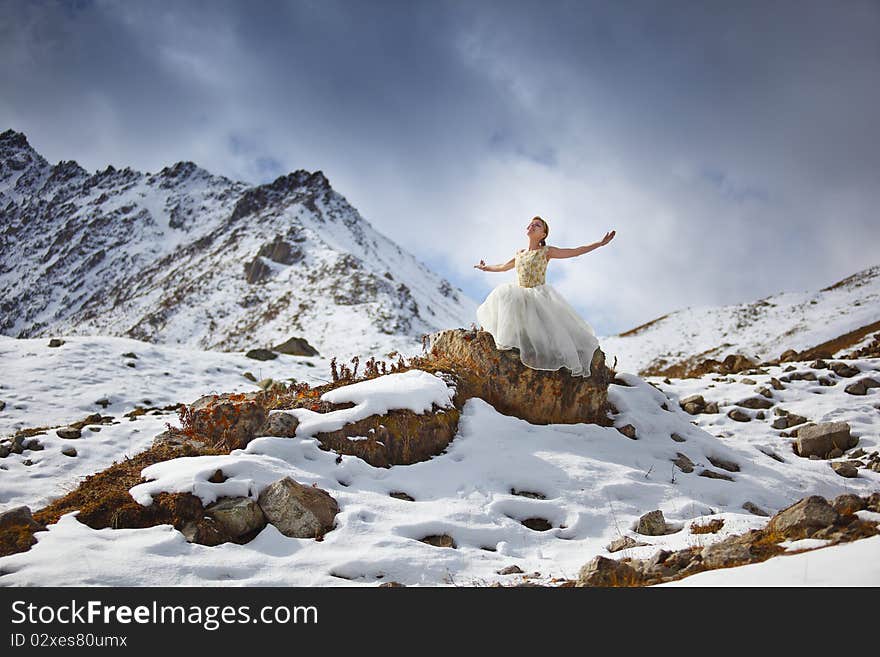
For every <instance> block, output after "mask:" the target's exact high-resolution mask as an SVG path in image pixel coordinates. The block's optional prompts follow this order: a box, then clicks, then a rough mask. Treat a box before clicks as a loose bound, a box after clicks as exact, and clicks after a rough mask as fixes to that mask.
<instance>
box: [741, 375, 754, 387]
mask: <svg viewBox="0 0 880 657" xmlns="http://www.w3.org/2000/svg"><path fill="white" fill-rule="evenodd" d="M739 382H740V383H743V384H745V385H747V386H753V385H756V384H757V383H758V382H757V381H755V380H754V379H750V378H748V377H746V378H744V379H740V380H739Z"/></svg>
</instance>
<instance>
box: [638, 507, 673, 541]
mask: <svg viewBox="0 0 880 657" xmlns="http://www.w3.org/2000/svg"><path fill="white" fill-rule="evenodd" d="M666 530H667V527H666V519H665V518H664V517H663V512H662V511H661V510H659V509H657V510H654V511H650V512H648V513H646V514H645V515H643V516H642V517H641V518H639V523H638V526H637V527H636V531H637V532H638V533H639V534H642V535H644V536H662V535H663V534H665V533H666Z"/></svg>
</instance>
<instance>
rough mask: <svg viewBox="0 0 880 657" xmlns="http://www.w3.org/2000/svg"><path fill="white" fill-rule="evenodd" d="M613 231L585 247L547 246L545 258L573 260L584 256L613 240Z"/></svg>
mask: <svg viewBox="0 0 880 657" xmlns="http://www.w3.org/2000/svg"><path fill="white" fill-rule="evenodd" d="M614 235H615V231H613V230H612V231H609V232H607V233H605V237H603V238H602V239H601V240H599V241H598V242H594V243H593V244H587V245H586V246H578V247H575V248H573V249H560V248H559V247H558V246H549V247H547V257H548V258H574V257H575V256H579V255H584V254H585V253H589V252H590V251H592V250H593V249H598V248H599V247H600V246H605V245H606V244H608V242H610V241H611V240H613V239H614Z"/></svg>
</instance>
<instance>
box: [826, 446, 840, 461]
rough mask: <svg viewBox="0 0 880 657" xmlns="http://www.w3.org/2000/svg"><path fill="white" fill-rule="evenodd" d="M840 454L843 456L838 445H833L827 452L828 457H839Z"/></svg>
mask: <svg viewBox="0 0 880 657" xmlns="http://www.w3.org/2000/svg"><path fill="white" fill-rule="evenodd" d="M841 456H843V450H842V449H840V448H839V447H835V448H834V449H832V450H831V451H830V452H828V458H829V459H839V458H840V457H841Z"/></svg>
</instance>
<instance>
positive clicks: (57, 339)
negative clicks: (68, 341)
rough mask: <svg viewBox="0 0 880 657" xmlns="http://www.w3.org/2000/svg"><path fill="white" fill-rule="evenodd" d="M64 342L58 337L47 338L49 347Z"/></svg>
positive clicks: (58, 345) (57, 345)
mask: <svg viewBox="0 0 880 657" xmlns="http://www.w3.org/2000/svg"><path fill="white" fill-rule="evenodd" d="M64 343H65V340H61V339H60V338H52V339H51V340H49V346H50V347H60V346H61V345H63V344H64Z"/></svg>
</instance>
